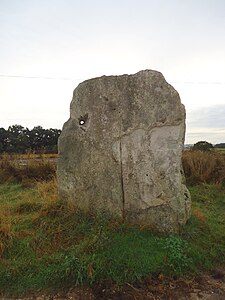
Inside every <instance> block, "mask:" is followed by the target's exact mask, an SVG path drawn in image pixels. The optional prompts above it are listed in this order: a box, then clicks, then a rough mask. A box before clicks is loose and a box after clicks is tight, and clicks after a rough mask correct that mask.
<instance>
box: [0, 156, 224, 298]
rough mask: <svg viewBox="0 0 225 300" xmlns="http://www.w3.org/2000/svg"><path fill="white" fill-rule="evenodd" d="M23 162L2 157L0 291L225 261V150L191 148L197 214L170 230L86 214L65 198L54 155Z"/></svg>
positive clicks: (117, 284)
mask: <svg viewBox="0 0 225 300" xmlns="http://www.w3.org/2000/svg"><path fill="white" fill-rule="evenodd" d="M209 155H211V156H210V158H209ZM23 159H25V160H26V159H27V158H26V157H23ZM19 161H20V159H19V158H18V157H16V158H15V157H10V158H9V157H6V156H5V157H2V159H1V163H0V167H1V168H0V183H1V184H0V206H1V210H0V258H1V260H0V295H1V293H2V294H4V295H8V296H12V295H13V296H15V297H18V296H21V295H24V294H31V293H36V292H40V291H43V290H45V291H46V290H48V291H49V290H50V289H51V290H54V291H55V290H60V291H62V290H69V289H70V288H74V287H81V286H83V287H87V286H88V287H89V288H92V289H93V291H97V290H98V289H99V288H100V289H101V291H102V290H106V291H107V290H110V289H111V290H112V287H113V288H114V289H121V288H123V287H124V285H128V286H129V285H130V286H131V287H134V286H136V285H138V284H139V285H141V284H143V282H149V281H150V280H152V282H154V280H157V282H162V281H165V282H167V280H168V278H170V280H177V279H179V278H187V277H189V278H190V276H199V275H200V274H202V273H204V272H205V271H207V270H213V269H217V268H218V267H221V266H224V265H225V228H224V224H225V214H224V208H225V180H224V179H225V155H223V156H221V154H215V153H202V152H201V153H200V152H191V151H187V152H185V153H184V158H183V162H184V170H185V172H186V176H187V181H188V185H189V189H190V192H191V195H192V217H191V219H190V220H189V222H188V223H187V224H186V225H185V226H184V227H183V228H182V229H181V231H180V233H179V234H177V235H167V236H166V235H162V234H160V235H159V234H156V233H154V232H152V231H151V230H149V229H148V228H142V227H139V226H130V225H129V224H126V223H123V222H122V221H121V220H118V219H116V218H113V217H112V216H109V215H103V214H99V215H97V216H96V215H92V214H84V213H82V212H81V211H79V210H77V209H76V207H75V206H74V205H72V204H66V203H63V202H62V201H61V200H60V199H59V198H58V192H57V182H56V179H55V164H54V163H53V162H52V161H49V159H48V157H41V158H39V159H34V158H33V159H31V160H29V161H28V162H27V164H26V165H25V166H24V165H23V166H21V165H20V163H19ZM88 299H89V298H88ZM90 299H91V298H90ZM97 299H98V298H97ZM99 299H100V298H99ZM102 299H103V298H102ZM105 299H107V298H105ZM110 299H111V298H110ZM115 299H116V298H115ZM121 299H123V298H121ZM124 299H125V298H124ZM127 299H128V298H127ZM129 299H132V298H129ZM133 299H135V298H133ZM137 299H139V298H137ZM140 299H141V298H140ZM146 299H150V298H146ZM152 299H153V298H152ZM156 299H157V298H156ZM158 299H160V298H158Z"/></svg>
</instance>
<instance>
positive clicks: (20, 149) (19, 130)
mask: <svg viewBox="0 0 225 300" xmlns="http://www.w3.org/2000/svg"><path fill="white" fill-rule="evenodd" d="M60 133H61V130H59V129H53V128H50V129H44V128H42V127H41V126H35V127H34V128H33V129H31V130H29V129H28V128H24V127H23V126H21V125H12V126H9V128H8V129H7V130H6V129H4V128H0V153H26V152H53V153H57V142H58V137H59V135H60Z"/></svg>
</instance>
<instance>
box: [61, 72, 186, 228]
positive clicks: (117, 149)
mask: <svg viewBox="0 0 225 300" xmlns="http://www.w3.org/2000/svg"><path fill="white" fill-rule="evenodd" d="M184 135H185V108H184V106H183V105H182V104H181V101H180V97H179V94H178V93H177V92H176V90H175V89H174V88H173V87H172V86H171V85H169V84H168V83H167V82H166V81H165V79H164V77H163V75H162V74H161V73H159V72H156V71H152V70H146V71H140V72H138V73H137V74H134V75H122V76H102V77H99V78H94V79H90V80H87V81H84V82H82V83H81V84H79V85H78V87H77V88H76V89H75V90H74V94H73V99H72V102H71V106H70V119H69V120H68V121H67V122H66V123H65V124H64V127H63V130H62V134H61V136H60V138H59V159H58V171H57V174H58V182H59V192H60V195H61V197H62V198H63V199H67V200H68V201H74V202H75V203H76V205H77V206H78V207H79V208H81V209H84V210H87V211H96V210H104V211H108V212H110V213H113V214H117V215H119V216H121V217H123V218H125V219H126V220H127V221H129V222H132V223H138V224H143V225H146V226H150V227H152V228H155V229H156V230H158V231H162V232H174V231H177V230H178V228H179V225H182V224H185V222H186V221H187V219H188V218H189V215H190V194H189V192H188V190H187V188H186V186H185V182H184V176H183V169H182V163H181V155H182V149H183V143H184Z"/></svg>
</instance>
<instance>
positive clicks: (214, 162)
mask: <svg viewBox="0 0 225 300" xmlns="http://www.w3.org/2000/svg"><path fill="white" fill-rule="evenodd" d="M182 160H183V168H184V173H185V176H186V179H187V182H188V183H189V185H195V184H199V183H216V184H224V185H225V153H224V151H215V150H212V151H193V150H186V151H184V152H183V159H182Z"/></svg>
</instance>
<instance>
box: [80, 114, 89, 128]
mask: <svg viewBox="0 0 225 300" xmlns="http://www.w3.org/2000/svg"><path fill="white" fill-rule="evenodd" d="M78 121H79V125H82V126H83V125H85V124H86V123H87V122H88V114H85V115H84V116H80V118H79V119H78Z"/></svg>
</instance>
